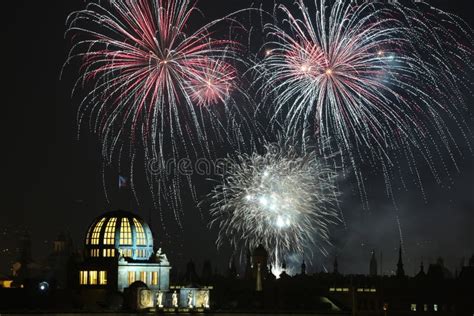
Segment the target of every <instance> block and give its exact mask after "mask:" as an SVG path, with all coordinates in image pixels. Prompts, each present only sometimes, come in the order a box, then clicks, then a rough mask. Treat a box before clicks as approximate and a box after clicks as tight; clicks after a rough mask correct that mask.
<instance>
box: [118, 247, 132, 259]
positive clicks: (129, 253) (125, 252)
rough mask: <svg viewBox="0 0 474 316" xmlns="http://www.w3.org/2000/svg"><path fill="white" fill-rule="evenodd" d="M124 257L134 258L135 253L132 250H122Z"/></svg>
mask: <svg viewBox="0 0 474 316" xmlns="http://www.w3.org/2000/svg"><path fill="white" fill-rule="evenodd" d="M121 251H122V256H124V257H132V256H133V251H132V249H122V250H121Z"/></svg>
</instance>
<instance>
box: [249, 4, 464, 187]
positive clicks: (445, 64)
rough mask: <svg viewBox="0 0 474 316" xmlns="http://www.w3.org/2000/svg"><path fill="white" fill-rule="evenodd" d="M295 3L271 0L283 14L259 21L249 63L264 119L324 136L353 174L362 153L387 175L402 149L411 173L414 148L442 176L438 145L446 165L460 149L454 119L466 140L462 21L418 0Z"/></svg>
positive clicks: (292, 131) (294, 134)
mask: <svg viewBox="0 0 474 316" xmlns="http://www.w3.org/2000/svg"><path fill="white" fill-rule="evenodd" d="M295 5H296V6H297V7H298V9H297V10H292V9H290V8H288V7H286V6H283V5H281V6H279V9H280V11H279V12H280V13H281V14H282V15H283V18H282V19H281V21H283V22H282V23H279V22H278V18H276V20H277V22H276V23H270V24H267V25H266V26H265V30H266V34H267V35H268V41H267V43H266V44H265V49H266V53H265V54H264V55H265V57H264V59H263V60H262V61H261V62H260V63H259V65H257V67H256V69H259V71H260V72H259V76H260V77H261V79H262V80H261V81H260V82H261V83H262V86H263V87H262V89H261V92H262V93H263V95H264V96H265V99H266V100H265V102H264V103H263V105H262V106H265V107H266V109H267V110H268V113H269V115H270V116H271V118H272V121H273V122H279V121H280V120H282V121H283V126H284V127H285V129H286V133H287V134H288V136H289V137H291V138H293V139H308V136H311V137H312V136H315V137H316V138H319V139H331V140H332V142H333V145H334V146H335V147H336V148H337V149H338V150H341V152H343V153H344V155H345V156H346V157H349V158H348V159H346V161H349V162H350V163H349V164H350V167H351V168H354V169H355V172H356V174H358V173H359V171H358V163H359V162H366V163H367V162H368V161H370V163H371V165H372V166H375V165H378V166H380V165H381V164H382V167H381V169H383V172H384V173H385V175H386V176H387V178H390V177H391V176H392V175H391V173H392V171H391V170H392V169H393V168H392V167H393V165H394V164H395V163H396V162H395V160H396V157H398V156H399V155H398V154H397V152H403V154H402V155H404V156H405V158H406V159H407V160H408V162H409V164H410V170H411V171H412V172H413V173H414V174H415V177H418V175H417V168H416V163H415V159H414V158H413V157H415V156H416V155H421V157H422V158H423V159H424V161H425V162H426V164H427V165H428V166H429V167H430V169H431V171H432V173H433V175H434V176H435V178H436V179H437V180H438V181H440V177H439V175H438V170H437V167H436V165H437V160H444V159H446V158H444V159H443V157H442V155H441V154H440V152H441V151H442V150H446V151H447V152H448V153H449V154H448V155H447V156H448V157H449V159H450V160H451V161H452V162H453V163H454V164H456V161H455V159H454V156H455V154H456V153H460V151H459V149H458V146H457V144H456V141H455V139H456V137H455V136H454V135H453V134H454V131H453V128H452V127H453V126H455V129H456V132H457V133H458V134H461V135H462V136H461V137H463V138H464V139H465V140H468V143H469V138H470V136H469V133H470V129H469V124H467V123H466V121H465V120H463V118H462V111H463V109H465V96H466V92H467V94H470V93H471V88H472V47H473V45H472V44H473V37H472V31H471V30H470V28H469V27H468V26H467V25H466V24H465V23H463V22H462V21H461V20H460V19H458V18H456V17H453V16H451V15H449V14H446V13H444V12H441V11H438V10H436V9H433V8H429V7H428V6H426V5H424V4H419V6H422V7H423V10H419V9H418V8H416V7H404V6H402V5H400V4H397V3H396V2H394V3H393V4H386V3H385V4H384V3H373V2H368V1H337V0H336V1H325V0H315V1H314V7H313V6H311V7H308V6H306V5H305V3H303V1H301V0H297V1H295ZM278 126H279V125H278ZM438 140H439V141H438ZM439 144H442V145H439ZM332 150H334V147H333V149H332ZM445 156H446V155H445ZM442 164H443V168H444V169H445V170H446V168H445V162H444V161H443V162H442ZM438 165H439V163H438ZM361 179H362V177H361V176H359V181H362V180H361ZM388 183H390V180H389V181H388Z"/></svg>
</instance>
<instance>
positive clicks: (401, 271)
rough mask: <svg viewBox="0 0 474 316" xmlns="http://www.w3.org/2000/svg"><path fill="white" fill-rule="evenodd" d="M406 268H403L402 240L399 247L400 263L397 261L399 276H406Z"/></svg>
mask: <svg viewBox="0 0 474 316" xmlns="http://www.w3.org/2000/svg"><path fill="white" fill-rule="evenodd" d="M404 276H405V270H404V269H403V260H402V241H401V240H400V248H398V263H397V277H404Z"/></svg>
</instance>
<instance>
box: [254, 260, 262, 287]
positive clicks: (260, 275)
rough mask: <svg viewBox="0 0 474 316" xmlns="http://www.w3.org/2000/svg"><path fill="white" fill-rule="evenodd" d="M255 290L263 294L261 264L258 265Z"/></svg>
mask: <svg viewBox="0 0 474 316" xmlns="http://www.w3.org/2000/svg"><path fill="white" fill-rule="evenodd" d="M255 290H256V291H257V292H262V291H263V286H262V270H261V268H260V262H258V263H257V284H256V286H255Z"/></svg>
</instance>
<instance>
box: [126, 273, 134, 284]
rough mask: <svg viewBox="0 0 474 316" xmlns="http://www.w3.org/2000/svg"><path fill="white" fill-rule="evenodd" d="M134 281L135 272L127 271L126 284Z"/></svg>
mask: <svg viewBox="0 0 474 316" xmlns="http://www.w3.org/2000/svg"><path fill="white" fill-rule="evenodd" d="M133 282H135V272H133V271H129V272H128V285H130V284H132V283H133Z"/></svg>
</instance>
